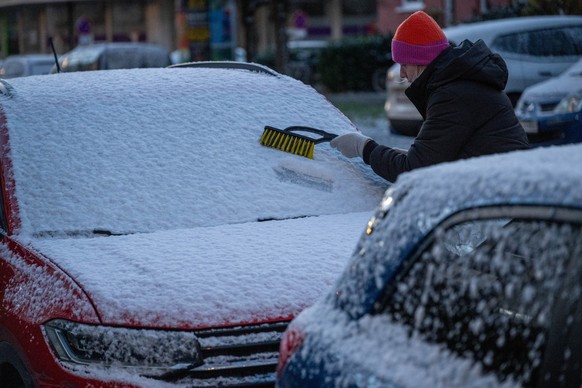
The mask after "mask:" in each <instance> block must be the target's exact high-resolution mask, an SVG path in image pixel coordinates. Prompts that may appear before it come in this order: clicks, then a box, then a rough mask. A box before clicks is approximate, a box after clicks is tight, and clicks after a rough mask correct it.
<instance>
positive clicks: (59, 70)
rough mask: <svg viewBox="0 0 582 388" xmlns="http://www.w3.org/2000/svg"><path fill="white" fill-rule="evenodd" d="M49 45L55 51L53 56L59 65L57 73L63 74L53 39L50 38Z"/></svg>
mask: <svg viewBox="0 0 582 388" xmlns="http://www.w3.org/2000/svg"><path fill="white" fill-rule="evenodd" d="M49 43H50V44H51V50H53V55H54V56H55V63H56V64H57V73H60V72H61V65H59V59H58V58H57V51H56V50H55V45H54V44H53V38H52V37H50V38H49Z"/></svg>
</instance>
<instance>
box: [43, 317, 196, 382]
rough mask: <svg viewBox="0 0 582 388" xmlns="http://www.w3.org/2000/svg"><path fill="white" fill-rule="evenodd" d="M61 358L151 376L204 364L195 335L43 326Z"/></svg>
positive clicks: (65, 324) (55, 324) (72, 325)
mask: <svg viewBox="0 0 582 388" xmlns="http://www.w3.org/2000/svg"><path fill="white" fill-rule="evenodd" d="M43 332H44V334H45V337H46V339H47V341H48V343H49V344H50V346H51V348H52V349H53V350H54V353H55V355H56V356H57V358H58V359H59V360H60V361H62V362H65V363H70V364H77V365H101V366H118V367H128V368H138V369H140V370H141V371H142V372H143V373H144V374H147V375H151V376H154V375H160V374H163V373H165V372H167V371H169V370H171V369H175V368H179V367H184V366H185V365H189V366H191V367H194V366H197V365H200V364H202V357H201V352H200V344H199V342H198V340H197V338H196V336H195V335H194V333H192V332H187V331H162V330H149V329H128V328H121V327H108V326H93V325H86V324H81V323H76V322H70V321H65V320H59V319H57V320H53V321H50V322H48V323H46V324H45V325H43Z"/></svg>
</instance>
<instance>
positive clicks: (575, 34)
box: [491, 26, 582, 57]
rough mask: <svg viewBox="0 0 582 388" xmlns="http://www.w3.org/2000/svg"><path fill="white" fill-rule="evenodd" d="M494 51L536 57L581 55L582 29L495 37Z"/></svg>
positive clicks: (564, 29)
mask: <svg viewBox="0 0 582 388" xmlns="http://www.w3.org/2000/svg"><path fill="white" fill-rule="evenodd" d="M491 47H492V48H493V49H494V50H498V51H501V52H508V53H516V54H523V55H532V56H538V57H547V56H575V55H582V27H577V26H573V27H564V28H553V29H543V30H536V31H525V32H519V33H514V34H507V35H501V36H499V37H497V38H496V39H495V40H494V41H493V43H492V45H491Z"/></svg>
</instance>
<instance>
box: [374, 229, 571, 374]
mask: <svg viewBox="0 0 582 388" xmlns="http://www.w3.org/2000/svg"><path fill="white" fill-rule="evenodd" d="M463 240H465V241H466V242H463ZM581 250H582V228H581V226H580V225H579V224H572V223H560V222H556V221H537V220H524V219H513V220H511V221H509V220H508V219H498V220H476V221H471V222H466V223H461V224H457V225H455V226H454V227H452V228H448V229H447V230H440V231H437V232H436V233H435V238H434V240H433V241H432V243H430V244H429V246H428V248H427V249H425V250H424V251H423V252H422V253H421V254H420V255H419V256H418V259H416V260H414V261H413V263H412V264H411V265H409V268H408V269H407V270H406V271H405V272H403V273H402V275H400V276H399V278H398V281H397V283H396V286H395V287H394V288H392V291H390V292H391V293H392V295H390V296H389V297H388V299H387V302H386V304H385V306H386V307H385V312H386V313H388V314H389V315H390V316H391V317H392V318H393V319H394V320H395V321H398V322H403V323H405V324H406V325H407V326H408V327H409V328H410V331H411V333H419V334H421V335H422V336H423V337H424V338H426V339H427V340H428V341H430V342H436V343H441V344H444V345H445V346H447V347H448V348H449V349H451V350H452V351H454V352H456V353H457V354H459V355H464V356H471V357H473V358H474V360H475V361H476V362H478V363H480V364H481V365H482V367H483V368H484V370H486V371H493V372H495V373H496V374H497V375H498V376H499V378H500V379H501V380H506V379H508V378H509V379H513V380H516V381H518V382H520V383H528V382H530V381H531V380H532V379H533V378H535V374H536V371H537V370H538V369H539V368H540V365H541V364H540V363H541V361H542V360H543V358H542V356H543V350H544V347H545V345H546V338H547V335H548V330H549V329H550V325H551V323H552V316H551V312H552V308H553V306H554V305H555V303H556V300H557V299H556V298H557V295H559V292H560V290H561V289H560V287H561V284H563V281H564V280H563V279H564V277H565V275H566V274H567V273H572V272H575V273H579V271H580V268H581V266H580V264H579V261H580V256H581ZM571 267H575V269H574V270H573V269H572V268H571ZM576 292H580V290H577V291H576ZM562 297H565V298H567V294H566V293H565V294H564V295H562ZM575 298H577V297H572V303H573V301H574V300H576V299H575Z"/></svg>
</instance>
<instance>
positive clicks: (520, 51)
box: [384, 16, 582, 136]
mask: <svg viewBox="0 0 582 388" xmlns="http://www.w3.org/2000/svg"><path fill="white" fill-rule="evenodd" d="M443 31H444V33H445V35H446V36H447V38H448V39H449V41H451V42H453V43H455V44H459V43H460V42H461V41H463V40H465V39H469V40H471V41H476V40H478V39H482V40H483V41H484V42H485V43H486V44H487V45H488V46H489V48H491V50H492V51H493V52H496V53H498V54H500V55H501V56H502V57H503V59H504V60H505V62H506V63H507V67H508V70H509V78H508V81H507V86H506V87H505V92H506V93H507V95H508V96H509V98H510V100H511V101H512V103H513V104H514V105H515V104H516V103H517V100H518V98H519V96H520V95H521V93H522V92H523V90H524V89H525V88H526V87H528V86H530V85H533V84H536V83H538V82H541V81H543V80H546V79H548V78H551V77H554V76H557V75H559V74H561V73H562V72H563V71H564V70H566V69H567V68H568V67H569V66H571V65H572V64H573V63H574V62H576V61H577V60H578V59H579V58H580V56H581V55H582V16H530V17H518V18H508V19H500V20H491V21H485V22H477V23H468V24H461V25H458V26H454V27H449V28H445V29H444V30H443ZM409 85H410V84H409V83H408V82H407V81H406V80H403V79H401V78H400V65H399V64H394V65H393V66H392V67H391V68H390V69H389V70H388V75H387V88H386V89H387V98H386V103H385V105H384V111H385V112H386V116H387V117H388V120H389V125H390V129H391V130H392V131H393V132H397V133H401V134H405V135H410V136H415V135H416V134H417V133H418V130H419V128H420V124H421V123H422V116H421V115H420V113H419V112H418V110H417V109H416V107H415V106H414V105H413V104H412V103H411V102H410V100H409V99H408V97H407V96H406V95H405V94H404V91H405V90H406V88H408V86H409Z"/></svg>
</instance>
